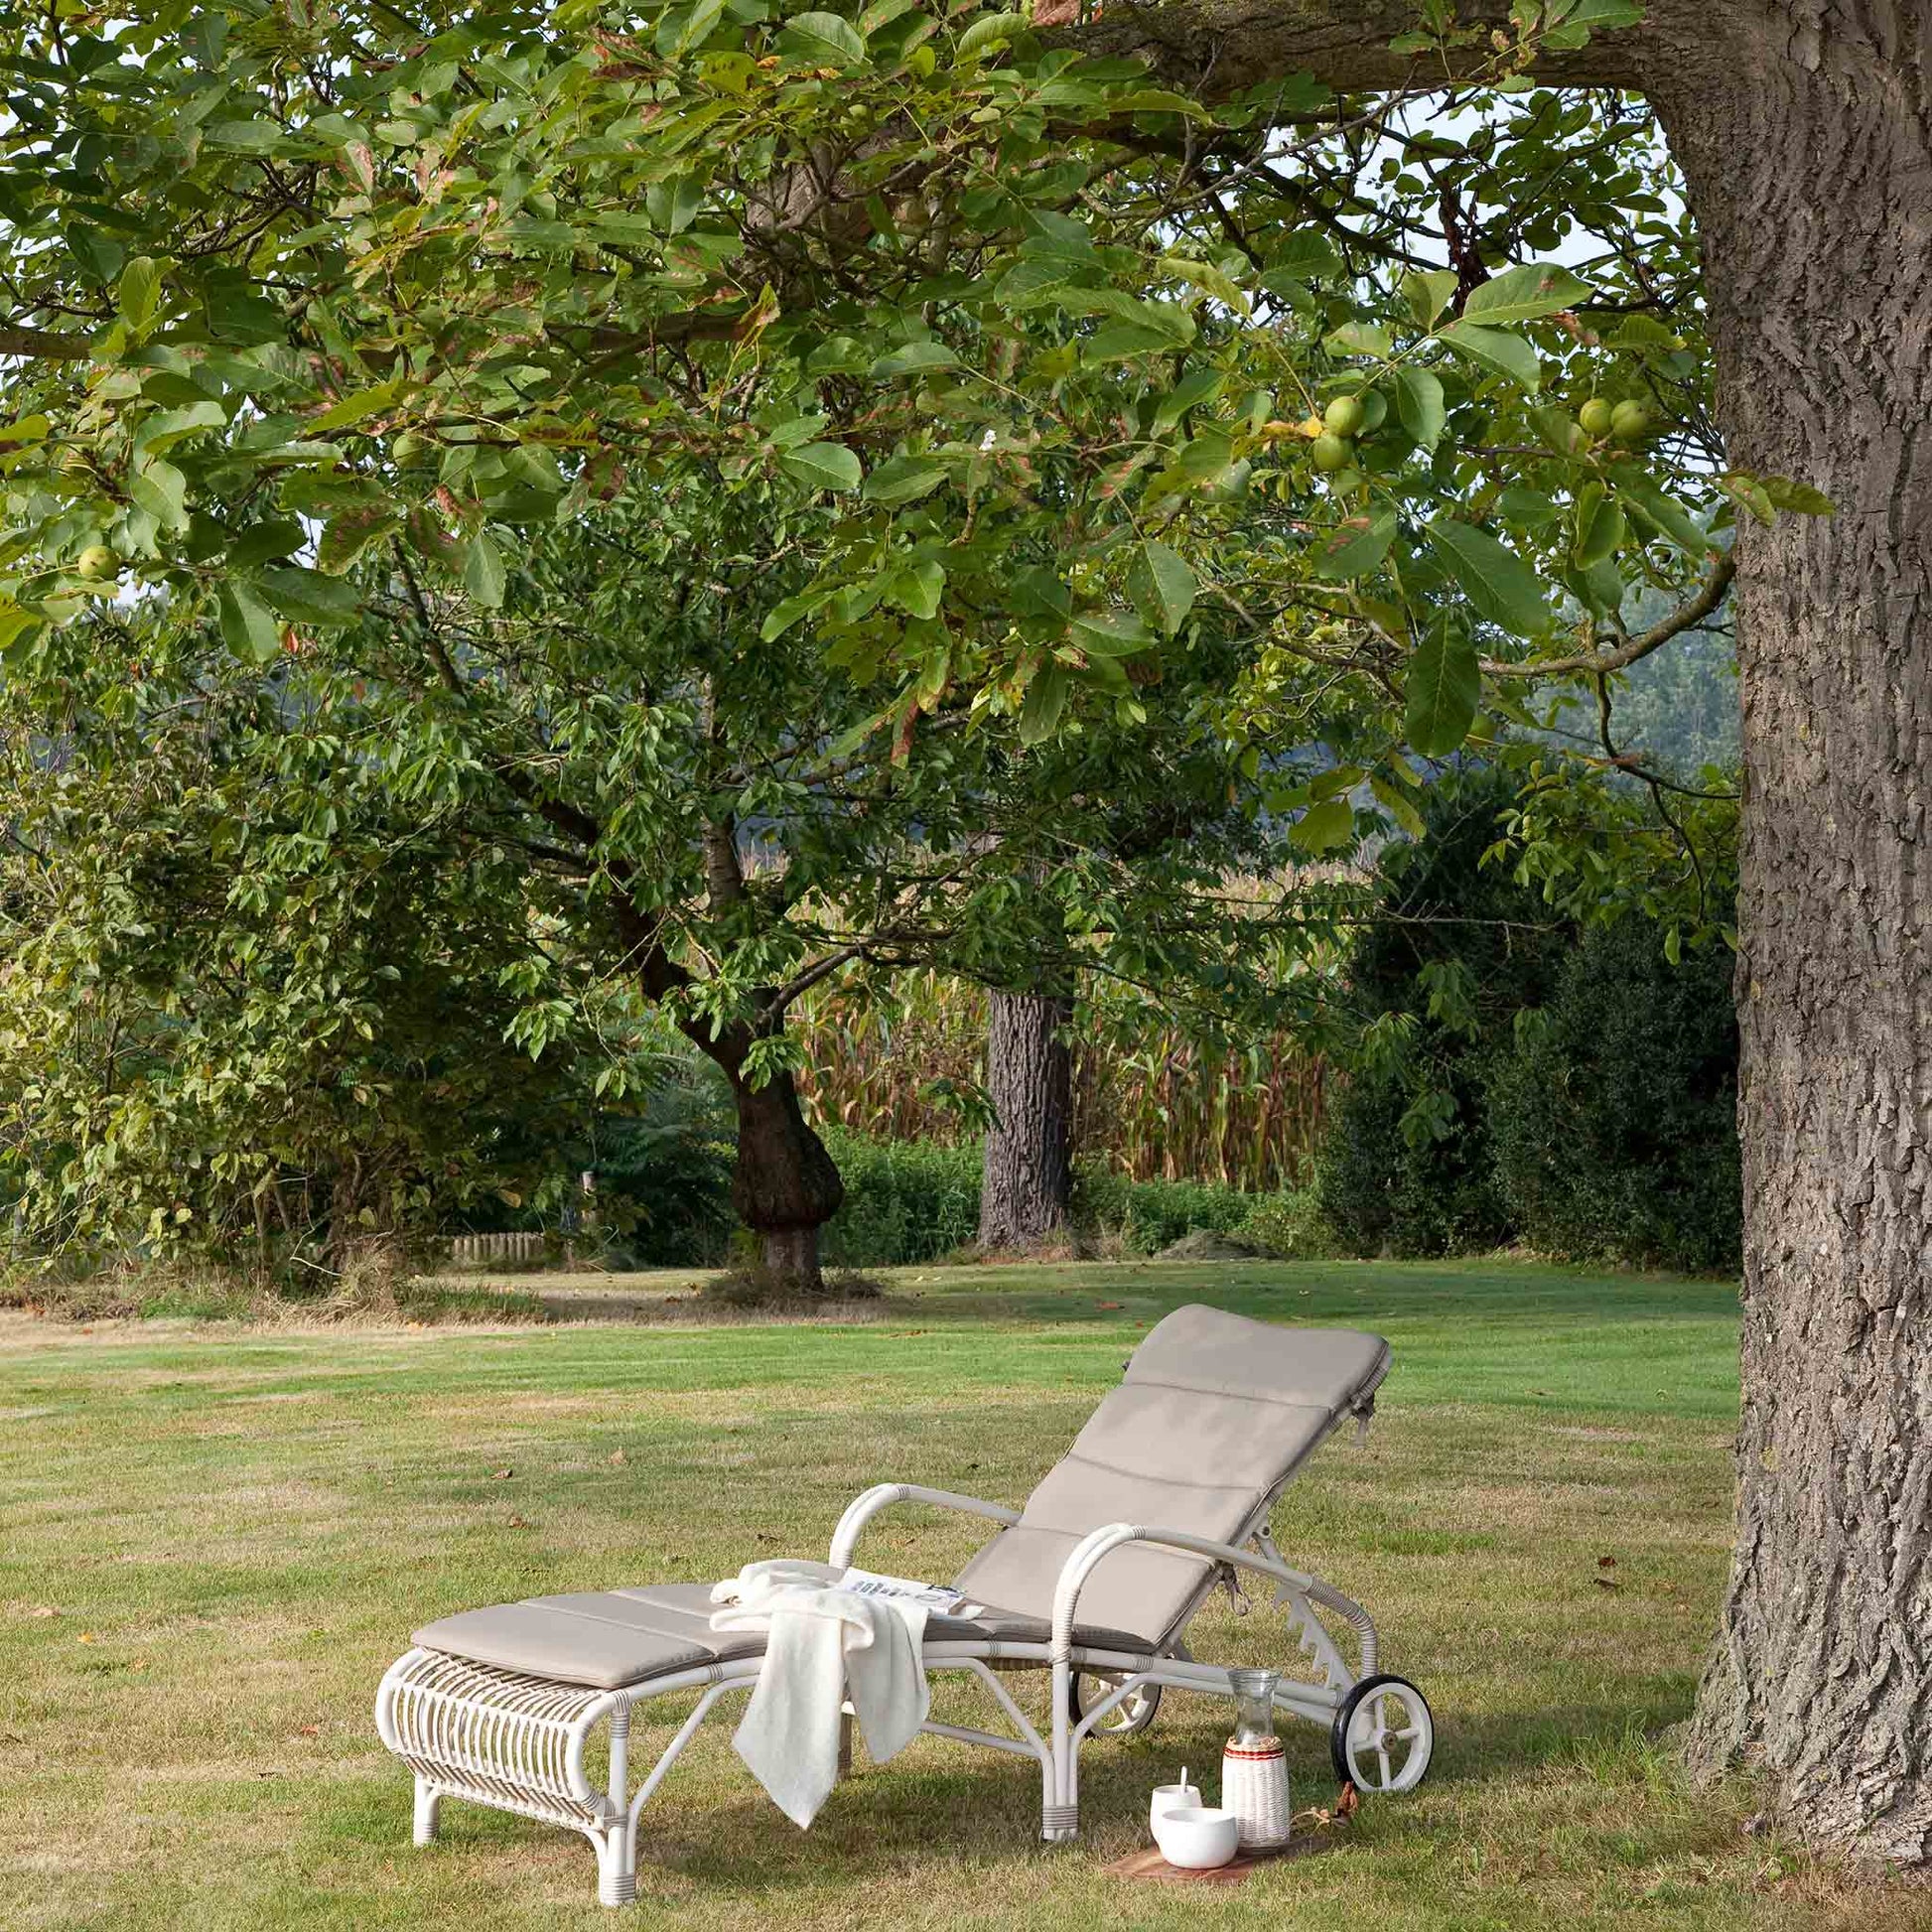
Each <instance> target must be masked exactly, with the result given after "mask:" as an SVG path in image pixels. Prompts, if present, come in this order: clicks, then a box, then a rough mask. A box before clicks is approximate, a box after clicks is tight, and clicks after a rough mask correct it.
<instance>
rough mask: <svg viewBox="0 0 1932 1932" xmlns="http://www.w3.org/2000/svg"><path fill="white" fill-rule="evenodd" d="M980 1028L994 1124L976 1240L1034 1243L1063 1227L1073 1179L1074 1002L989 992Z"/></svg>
mask: <svg viewBox="0 0 1932 1932" xmlns="http://www.w3.org/2000/svg"><path fill="white" fill-rule="evenodd" d="M989 1004H990V1007H991V1017H990V1025H989V1026H988V1028H987V1035H986V1088H987V1094H988V1097H989V1098H990V1099H991V1101H992V1103H993V1113H994V1121H993V1128H992V1131H991V1132H990V1133H989V1134H988V1135H987V1137H986V1160H985V1166H984V1169H983V1171H982V1175H981V1181H980V1246H981V1247H982V1248H989V1249H1008V1248H1033V1247H1037V1246H1038V1245H1039V1244H1040V1243H1041V1242H1043V1241H1046V1240H1049V1239H1051V1238H1052V1237H1053V1236H1054V1235H1056V1234H1058V1233H1059V1232H1060V1231H1061V1230H1062V1229H1063V1228H1064V1227H1065V1226H1066V1211H1067V1201H1068V1197H1069V1195H1070V1193H1071V1190H1072V1178H1073V1161H1072V1149H1073V1052H1072V1048H1071V1047H1070V1046H1069V1045H1068V1044H1067V1039H1066V1029H1067V1027H1068V1025H1069V1024H1070V1023H1071V1021H1072V1018H1073V1002H1072V1001H1071V1000H1069V999H1067V998H1066V997H1065V996H1064V995H1059V994H1050V993H1044V994H1042V993H995V994H993V995H992V996H991V1000H990V1003H989Z"/></svg>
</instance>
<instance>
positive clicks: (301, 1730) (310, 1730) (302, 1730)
mask: <svg viewBox="0 0 1932 1932" xmlns="http://www.w3.org/2000/svg"><path fill="white" fill-rule="evenodd" d="M295 1734H296V1735H297V1736H298V1737H320V1736H321V1735H322V1726H321V1725H298V1726H297V1727H296V1733H295Z"/></svg>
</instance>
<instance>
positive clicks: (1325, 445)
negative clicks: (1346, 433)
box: [1310, 432, 1355, 477]
mask: <svg viewBox="0 0 1932 1932" xmlns="http://www.w3.org/2000/svg"><path fill="white" fill-rule="evenodd" d="M1354 454H1355V453H1354V451H1353V450H1351V449H1350V448H1349V447H1348V443H1347V441H1346V439H1345V438H1343V437H1339V436H1336V435H1334V434H1333V433H1332V432H1329V433H1327V434H1324V435H1321V436H1317V437H1316V438H1315V439H1314V442H1313V444H1312V446H1311V450H1310V455H1311V456H1312V457H1313V459H1314V467H1315V468H1316V469H1317V470H1319V471H1320V472H1321V474H1322V475H1323V476H1324V477H1331V476H1333V475H1334V473H1335V472H1336V471H1337V470H1345V469H1346V468H1347V467H1348V464H1349V462H1350V460H1351V459H1352V458H1353V456H1354Z"/></svg>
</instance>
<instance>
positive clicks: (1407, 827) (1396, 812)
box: [1368, 771, 1426, 839]
mask: <svg viewBox="0 0 1932 1932" xmlns="http://www.w3.org/2000/svg"><path fill="white" fill-rule="evenodd" d="M1368 788H1369V790H1371V791H1372V792H1374V794H1375V796H1376V797H1377V799H1379V800H1380V801H1381V805H1382V809H1383V810H1384V811H1386V812H1387V813H1388V815H1389V816H1390V817H1391V818H1392V819H1394V820H1395V822H1396V823H1397V824H1398V825H1399V826H1401V827H1402V829H1403V830H1404V831H1405V832H1407V833H1408V834H1409V836H1410V837H1411V838H1412V839H1419V838H1421V837H1422V836H1423V833H1424V831H1425V829H1426V827H1425V826H1424V823H1423V815H1422V813H1421V812H1419V811H1417V809H1416V808H1415V806H1414V805H1413V804H1412V803H1411V802H1410V800H1409V798H1408V797H1407V796H1406V795H1405V793H1404V792H1403V790H1402V787H1401V786H1400V785H1398V784H1396V783H1394V782H1393V781H1392V780H1390V779H1388V778H1385V777H1383V776H1382V774H1381V773H1380V772H1379V771H1378V772H1377V773H1376V774H1375V775H1374V777H1372V778H1370V779H1369V781H1368Z"/></svg>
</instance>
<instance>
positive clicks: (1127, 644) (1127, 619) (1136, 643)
mask: <svg viewBox="0 0 1932 1932" xmlns="http://www.w3.org/2000/svg"><path fill="white" fill-rule="evenodd" d="M1069 627H1070V628H1071V630H1072V632H1073V641H1074V642H1075V643H1076V644H1078V645H1079V646H1080V648H1081V649H1082V650H1085V651H1092V652H1093V653H1094V654H1095V655H1097V656H1100V657H1129V656H1131V655H1132V654H1133V653H1134V652H1135V651H1137V650H1146V649H1147V647H1148V646H1149V645H1150V644H1151V643H1153V641H1154V632H1153V631H1151V630H1150V629H1149V628H1148V627H1147V625H1146V624H1144V623H1143V622H1142V621H1140V619H1139V618H1137V617H1135V615H1134V614H1133V613H1132V612H1131V611H1076V612H1075V613H1074V614H1073V616H1072V618H1071V620H1070V621H1069Z"/></svg>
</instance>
